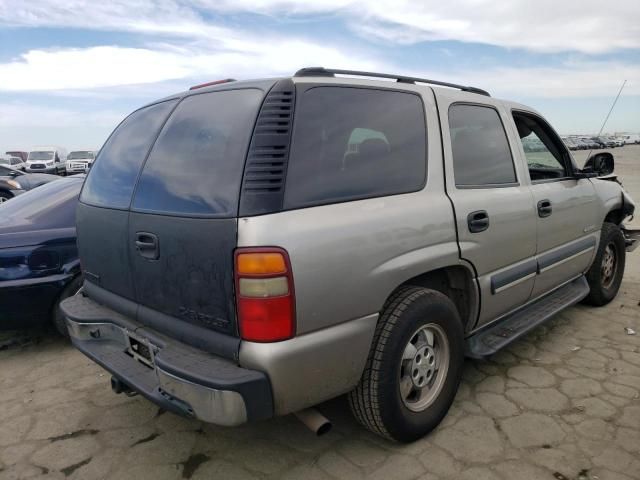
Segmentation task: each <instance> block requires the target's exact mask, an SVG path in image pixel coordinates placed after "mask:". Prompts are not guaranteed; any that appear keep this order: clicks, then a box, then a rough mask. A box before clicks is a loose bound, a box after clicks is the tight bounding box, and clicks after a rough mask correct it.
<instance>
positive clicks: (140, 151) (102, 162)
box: [80, 100, 176, 208]
mask: <svg viewBox="0 0 640 480" xmlns="http://www.w3.org/2000/svg"><path fill="white" fill-rule="evenodd" d="M175 103H176V101H175V100H172V101H167V102H162V103H157V104H155V105H151V106H149V107H145V108H142V109H140V110H137V111H135V112H133V113H132V114H131V115H129V116H128V117H127V118H126V119H125V120H124V121H123V122H122V123H121V124H120V125H119V126H118V127H117V128H116V129H115V130H114V132H113V133H112V134H111V136H110V137H109V139H108V140H107V142H106V143H105V144H104V146H103V147H102V149H101V150H100V155H99V156H98V158H96V161H95V165H94V166H92V167H91V171H90V173H89V175H88V177H87V179H86V180H85V182H84V187H83V188H82V194H81V196H80V200H81V201H82V202H86V203H89V204H92V205H97V206H103V207H109V208H129V203H130V202H131V194H132V193H133V187H134V185H135V183H136V178H137V177H138V172H139V171H140V166H141V165H142V162H143V161H144V159H145V157H146V155H147V152H148V151H149V148H151V144H152V143H153V141H154V139H155V138H156V135H157V134H158V130H160V127H161V126H162V124H163V122H164V120H165V119H166V118H167V115H169V112H170V111H171V108H172V107H173V106H174V105H175Z"/></svg>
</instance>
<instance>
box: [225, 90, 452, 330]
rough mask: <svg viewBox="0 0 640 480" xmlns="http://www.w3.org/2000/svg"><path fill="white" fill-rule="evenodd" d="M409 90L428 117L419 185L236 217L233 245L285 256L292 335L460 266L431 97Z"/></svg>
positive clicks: (372, 307) (347, 316) (357, 313)
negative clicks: (292, 297)
mask: <svg viewBox="0 0 640 480" xmlns="http://www.w3.org/2000/svg"><path fill="white" fill-rule="evenodd" d="M411 89H415V91H418V92H419V93H420V94H421V95H422V97H423V100H424V103H425V111H426V117H427V131H428V145H427V152H428V153H427V156H428V167H427V183H426V186H425V188H424V189H423V190H421V191H418V192H414V193H408V194H400V195H392V196H386V197H378V198H371V199H365V200H357V201H350V202H345V203H336V204H332V205H323V206H317V207H310V208H303V209H297V210H291V211H285V212H280V213H276V214H271V215H264V216H258V217H248V218H241V219H239V222H238V246H239V247H250V246H278V247H282V248H284V249H286V250H287V252H288V253H289V256H290V259H291V265H292V270H293V278H294V284H295V292H296V314H297V334H298V335H301V334H305V333H309V332H312V331H315V330H319V329H323V328H326V327H329V326H331V325H335V324H338V323H341V322H346V321H349V320H353V319H357V318H361V317H364V316H367V315H370V314H374V313H377V312H379V311H380V309H381V308H382V306H383V304H384V302H385V300H386V299H387V297H388V296H389V295H390V293H391V292H392V291H393V290H394V289H395V288H396V287H397V286H398V285H400V284H401V283H403V282H404V281H406V280H408V279H410V278H412V277H414V276H416V275H419V274H421V273H424V272H427V271H429V270H433V269H436V268H440V267H443V266H447V265H458V264H459V258H458V247H457V243H456V236H455V224H454V217H453V211H452V207H451V203H450V202H449V200H448V198H447V196H446V194H445V192H444V182H443V171H442V151H441V149H442V147H441V141H440V131H439V126H438V123H437V113H436V108H435V104H434V101H433V94H432V92H431V90H430V89H428V88H426V87H411Z"/></svg>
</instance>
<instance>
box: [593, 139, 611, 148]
mask: <svg viewBox="0 0 640 480" xmlns="http://www.w3.org/2000/svg"><path fill="white" fill-rule="evenodd" d="M591 140H593V141H594V142H596V143H597V144H598V145H600V148H615V146H616V142H614V141H613V140H611V139H610V138H608V137H591Z"/></svg>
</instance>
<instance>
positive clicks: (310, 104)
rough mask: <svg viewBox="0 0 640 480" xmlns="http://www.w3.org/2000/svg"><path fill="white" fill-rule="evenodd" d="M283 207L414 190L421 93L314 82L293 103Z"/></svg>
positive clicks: (421, 148)
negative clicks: (325, 84)
mask: <svg viewBox="0 0 640 480" xmlns="http://www.w3.org/2000/svg"><path fill="white" fill-rule="evenodd" d="M294 124H295V127H294V132H293V140H292V147H291V155H290V159H289V167H288V172H287V181H286V192H285V208H297V207H304V206H311V205H320V204H326V203H334V202H341V201H346V200H355V199H360V198H368V197H378V196H383V195H392V194H397V193H406V192H412V191H416V190H419V189H420V188H421V187H422V186H423V185H424V182H425V177H426V142H427V140H426V126H425V114H424V108H423V105H422V100H421V99H420V97H419V96H418V95H414V94H410V93H403V92H393V91H387V90H375V89H365V88H350V87H313V88H311V89H309V90H307V91H306V92H305V93H304V94H303V95H302V96H301V98H300V100H299V101H298V105H297V107H296V113H295V120H294Z"/></svg>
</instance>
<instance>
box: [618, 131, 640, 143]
mask: <svg viewBox="0 0 640 480" xmlns="http://www.w3.org/2000/svg"><path fill="white" fill-rule="evenodd" d="M622 138H623V139H624V144H625V145H631V144H634V143H640V134H638V133H628V134H625V135H622Z"/></svg>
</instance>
